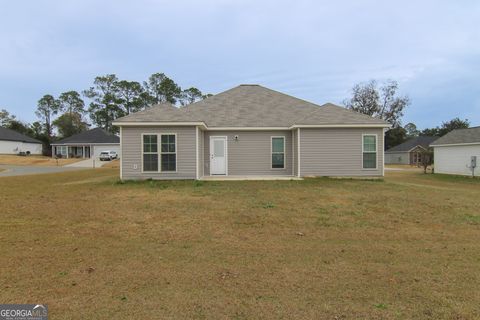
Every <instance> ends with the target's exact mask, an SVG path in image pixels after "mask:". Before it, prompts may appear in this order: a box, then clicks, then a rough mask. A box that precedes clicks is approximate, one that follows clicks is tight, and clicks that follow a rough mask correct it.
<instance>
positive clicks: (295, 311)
mask: <svg viewBox="0 0 480 320" xmlns="http://www.w3.org/2000/svg"><path fill="white" fill-rule="evenodd" d="M409 184H412V185H409ZM0 190H2V192H1V193H0V252H2V261H3V263H2V264H0V274H1V275H2V276H1V277H0V288H1V290H0V301H2V303H19V302H23V301H32V302H41V303H46V304H48V305H49V311H50V314H51V317H52V319H55V318H86V319H106V318H125V319H128V318H137V319H138V318H145V319H158V318H167V319H179V318H181V319H187V318H188V319H192V318H193V319H219V318H220V319H281V318H283V319H478V318H479V317H480V308H479V305H480V291H479V290H478V284H479V283H480V273H479V272H478V270H479V267H480V232H479V230H480V229H479V228H480V213H479V210H478V208H479V200H478V199H479V198H480V181H478V180H472V179H469V178H462V177H455V178H452V177H444V176H437V175H423V174H420V173H417V172H410V171H406V172H392V173H387V176H386V177H385V179H384V180H383V181H382V180H375V181H365V180H338V179H328V178H319V179H306V180H304V181H223V182H220V181H208V182H207V181H197V182H195V181H142V182H126V183H121V182H119V181H118V170H115V169H108V168H107V169H106V168H101V169H95V170H82V171H75V172H65V173H60V174H54V175H50V174H46V175H42V176H22V177H6V178H2V179H0ZM79 315H81V316H79Z"/></svg>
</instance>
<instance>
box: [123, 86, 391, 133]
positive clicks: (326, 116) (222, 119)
mask: <svg viewBox="0 0 480 320" xmlns="http://www.w3.org/2000/svg"><path fill="white" fill-rule="evenodd" d="M115 122H117V123H118V122H204V123H205V124H206V125H207V126H208V127H290V126H292V125H323V124H328V125H332V124H344V125H345V124H346V125H349V124H352V125H355V124H357V125H358V124H361V125H369V124H372V125H385V126H388V123H387V122H385V121H383V120H381V119H377V118H373V117H370V116H367V115H363V114H360V113H357V112H354V111H351V110H347V109H345V108H343V107H339V106H335V105H333V104H330V103H327V104H325V105H323V106H319V105H316V104H313V103H311V102H307V101H305V100H301V99H298V98H295V97H292V96H289V95H286V94H283V93H281V92H278V91H274V90H271V89H268V88H265V87H262V86H259V85H240V86H237V87H235V88H232V89H230V90H227V91H224V92H221V93H219V94H217V95H214V96H212V97H209V98H207V99H205V100H202V101H198V102H195V103H193V104H191V105H188V106H185V107H182V108H176V107H173V106H170V105H165V104H162V105H157V106H154V107H152V108H149V109H147V110H144V111H140V112H137V113H134V114H131V115H128V116H126V117H122V118H119V119H117V120H116V121H115Z"/></svg>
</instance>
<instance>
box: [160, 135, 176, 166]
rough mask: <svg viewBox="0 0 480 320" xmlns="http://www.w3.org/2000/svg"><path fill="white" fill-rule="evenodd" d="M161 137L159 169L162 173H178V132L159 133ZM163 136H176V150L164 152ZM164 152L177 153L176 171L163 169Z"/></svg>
mask: <svg viewBox="0 0 480 320" xmlns="http://www.w3.org/2000/svg"><path fill="white" fill-rule="evenodd" d="M158 135H159V136H160V139H159V140H158V146H159V149H158V150H159V153H158V154H159V157H158V164H159V167H158V170H159V172H160V173H177V171H178V143H177V134H176V133H173V132H172V133H166V132H165V133H163V132H162V133H159V134H158ZM162 136H175V152H162ZM162 154H174V155H175V171H171V170H168V171H163V170H162Z"/></svg>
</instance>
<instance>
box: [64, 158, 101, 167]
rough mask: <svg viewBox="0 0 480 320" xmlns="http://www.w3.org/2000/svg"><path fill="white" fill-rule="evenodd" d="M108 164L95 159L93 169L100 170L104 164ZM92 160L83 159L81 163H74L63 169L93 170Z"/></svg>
mask: <svg viewBox="0 0 480 320" xmlns="http://www.w3.org/2000/svg"><path fill="white" fill-rule="evenodd" d="M106 163H108V161H100V159H98V158H96V159H95V168H100V167H101V166H103V165H104V164H106ZM93 165H94V159H85V160H82V161H78V162H74V163H71V164H67V165H66V166H65V167H67V168H94V166H93Z"/></svg>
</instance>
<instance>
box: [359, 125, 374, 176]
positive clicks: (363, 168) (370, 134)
mask: <svg viewBox="0 0 480 320" xmlns="http://www.w3.org/2000/svg"><path fill="white" fill-rule="evenodd" d="M366 136H374V137H375V168H365V167H364V166H363V164H364V163H363V154H364V153H373V151H365V150H364V137H366ZM361 161H362V170H377V169H378V135H377V134H376V133H364V134H362V156H361Z"/></svg>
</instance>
